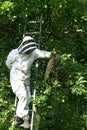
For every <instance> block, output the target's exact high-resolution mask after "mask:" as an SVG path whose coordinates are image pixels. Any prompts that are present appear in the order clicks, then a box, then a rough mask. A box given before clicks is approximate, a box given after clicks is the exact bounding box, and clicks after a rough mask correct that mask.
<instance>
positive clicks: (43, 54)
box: [35, 49, 51, 59]
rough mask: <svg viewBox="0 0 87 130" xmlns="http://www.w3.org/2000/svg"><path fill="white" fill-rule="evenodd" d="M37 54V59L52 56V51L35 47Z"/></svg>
mask: <svg viewBox="0 0 87 130" xmlns="http://www.w3.org/2000/svg"><path fill="white" fill-rule="evenodd" d="M35 56H36V59H38V58H50V57H51V52H49V51H43V50H39V49H35Z"/></svg>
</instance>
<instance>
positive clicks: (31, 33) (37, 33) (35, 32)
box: [29, 32, 40, 34]
mask: <svg viewBox="0 0 87 130" xmlns="http://www.w3.org/2000/svg"><path fill="white" fill-rule="evenodd" d="M29 33H30V34H40V32H29Z"/></svg>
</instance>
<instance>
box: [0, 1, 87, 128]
mask: <svg viewBox="0 0 87 130" xmlns="http://www.w3.org/2000/svg"><path fill="white" fill-rule="evenodd" d="M39 14H42V16H43V20H44V24H43V28H42V40H41V42H42V43H41V48H42V49H46V50H50V51H52V50H53V48H55V50H56V52H57V54H58V59H59V60H58V68H59V73H58V77H57V79H55V82H54V84H52V85H49V84H48V85H45V83H44V74H45V69H46V65H47V62H48V60H44V61H43V60H41V61H40V62H39V71H38V79H37V83H38V84H37V89H38V95H37V99H36V104H37V108H38V113H39V114H40V116H41V122H40V128H39V129H42V130H49V129H50V130H58V129H59V130H68V129H69V130H86V129H87V36H86V35H87V1H86V0H44V1H41V0H7V1H5V0H1V1H0V130H3V129H4V130H16V129H17V130H18V128H13V127H12V126H11V119H12V117H13V114H14V108H13V103H14V95H13V93H12V90H11V87H10V83H9V70H8V69H7V68H6V65H5V60H6V57H7V55H8V53H9V51H10V50H12V49H13V48H16V47H18V45H19V44H20V42H21V39H22V35H23V31H24V25H25V23H26V17H27V21H30V20H31V19H34V18H35V17H36V16H37V15H39ZM27 31H28V28H27Z"/></svg>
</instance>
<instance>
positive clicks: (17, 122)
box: [12, 116, 24, 126]
mask: <svg viewBox="0 0 87 130" xmlns="http://www.w3.org/2000/svg"><path fill="white" fill-rule="evenodd" d="M23 122H24V121H23V120H22V118H20V117H18V116H15V117H14V120H13V122H12V125H13V126H19V125H21V124H23Z"/></svg>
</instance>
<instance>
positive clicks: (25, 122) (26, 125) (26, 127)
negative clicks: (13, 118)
mask: <svg viewBox="0 0 87 130" xmlns="http://www.w3.org/2000/svg"><path fill="white" fill-rule="evenodd" d="M23 127H24V128H25V129H28V128H29V127H30V123H29V121H28V120H24V123H23Z"/></svg>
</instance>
